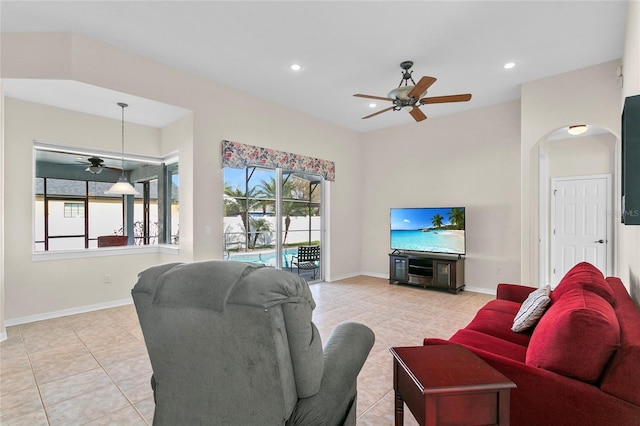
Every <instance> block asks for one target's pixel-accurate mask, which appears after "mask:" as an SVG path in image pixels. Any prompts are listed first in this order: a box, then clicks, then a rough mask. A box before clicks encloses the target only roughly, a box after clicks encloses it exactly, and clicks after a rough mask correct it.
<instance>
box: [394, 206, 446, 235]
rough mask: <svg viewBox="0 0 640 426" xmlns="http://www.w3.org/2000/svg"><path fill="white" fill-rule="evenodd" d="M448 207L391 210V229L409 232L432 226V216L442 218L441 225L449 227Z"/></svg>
mask: <svg viewBox="0 0 640 426" xmlns="http://www.w3.org/2000/svg"><path fill="white" fill-rule="evenodd" d="M450 211H451V208H450V207H446V208H410V209H391V229H398V230H411V229H420V228H429V227H432V226H433V223H432V219H433V216H435V215H436V214H439V215H440V216H442V224H443V225H449V223H450V222H449V212H450Z"/></svg>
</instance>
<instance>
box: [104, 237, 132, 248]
mask: <svg viewBox="0 0 640 426" xmlns="http://www.w3.org/2000/svg"><path fill="white" fill-rule="evenodd" d="M127 244H129V237H127V236H126V235H101V236H99V237H98V247H116V246H126V245H127Z"/></svg>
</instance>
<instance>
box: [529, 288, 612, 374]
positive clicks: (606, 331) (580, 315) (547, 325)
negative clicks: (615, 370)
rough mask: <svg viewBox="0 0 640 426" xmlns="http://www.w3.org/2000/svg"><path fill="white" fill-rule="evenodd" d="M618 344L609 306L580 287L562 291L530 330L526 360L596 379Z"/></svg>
mask: <svg viewBox="0 0 640 426" xmlns="http://www.w3.org/2000/svg"><path fill="white" fill-rule="evenodd" d="M619 345H620V326H619V324H618V319H617V317H616V314H615V312H614V310H613V307H612V306H611V305H610V304H609V303H608V302H607V301H606V300H604V299H603V298H602V297H600V296H598V295H597V294H595V293H592V292H590V291H586V290H584V289H574V290H571V291H568V292H566V293H565V294H564V295H563V296H562V298H561V299H560V300H558V301H557V302H556V303H554V304H552V305H551V307H550V308H549V309H548V310H547V312H546V313H545V314H544V315H543V317H542V318H541V319H540V322H539V323H538V325H537V326H536V328H535V329H534V330H533V333H532V335H531V341H530V342H529V347H528V348H527V357H526V363H527V364H528V365H531V366H533V367H539V368H544V369H546V370H549V371H553V372H555V373H558V374H562V375H563V376H568V377H572V378H575V379H578V380H582V381H584V382H595V381H597V380H598V378H599V377H600V375H601V374H602V371H603V369H604V367H605V366H606V365H607V362H608V361H609V359H610V358H611V356H612V355H613V354H614V353H615V351H616V349H617V348H618V346H619Z"/></svg>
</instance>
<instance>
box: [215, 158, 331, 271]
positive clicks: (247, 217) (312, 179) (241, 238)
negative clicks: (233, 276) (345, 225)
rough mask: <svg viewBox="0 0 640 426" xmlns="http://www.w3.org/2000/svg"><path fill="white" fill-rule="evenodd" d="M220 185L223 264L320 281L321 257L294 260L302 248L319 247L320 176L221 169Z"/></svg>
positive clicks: (247, 169)
mask: <svg viewBox="0 0 640 426" xmlns="http://www.w3.org/2000/svg"><path fill="white" fill-rule="evenodd" d="M224 182H225V189H224V209H225V212H224V225H223V226H224V230H223V236H224V239H223V240H224V241H223V250H224V257H225V259H227V260H239V261H245V262H254V263H262V264H265V265H268V266H272V267H275V268H281V269H284V270H287V271H290V272H292V273H295V274H300V275H301V276H303V277H304V278H305V279H308V280H319V279H322V272H321V271H322V268H321V266H322V265H321V260H320V258H321V257H320V256H318V258H317V259H311V260H305V261H304V262H302V263H301V260H300V256H298V251H299V250H298V248H299V247H301V246H304V247H307V246H317V247H321V246H322V244H321V240H322V234H323V232H322V229H323V221H322V189H323V178H322V177H321V176H318V175H314V174H309V173H302V172H293V171H286V170H282V169H277V168H276V169H274V168H266V167H257V166H250V167H246V168H244V169H234V168H225V169H224ZM320 251H321V250H318V252H320Z"/></svg>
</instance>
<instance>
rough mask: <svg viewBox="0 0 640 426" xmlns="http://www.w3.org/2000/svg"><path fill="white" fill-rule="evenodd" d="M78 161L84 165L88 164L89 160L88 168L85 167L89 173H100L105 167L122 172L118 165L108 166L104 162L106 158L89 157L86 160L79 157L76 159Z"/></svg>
mask: <svg viewBox="0 0 640 426" xmlns="http://www.w3.org/2000/svg"><path fill="white" fill-rule="evenodd" d="M76 161H77V162H79V163H81V164H82V165H83V167H84V165H85V164H87V161H88V162H89V164H88V166H87V168H86V169H84V171H85V172H89V173H93V174H94V175H98V174H100V173H102V171H103V170H104V169H111V170H115V171H117V172H120V169H119V168H117V167H111V166H107V165H105V164H104V160H103V159H102V158H100V157H96V156H93V157H89V158H87V160H86V161H84V160H80V159H79V158H78V159H77V160H76Z"/></svg>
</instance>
